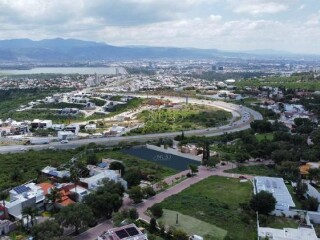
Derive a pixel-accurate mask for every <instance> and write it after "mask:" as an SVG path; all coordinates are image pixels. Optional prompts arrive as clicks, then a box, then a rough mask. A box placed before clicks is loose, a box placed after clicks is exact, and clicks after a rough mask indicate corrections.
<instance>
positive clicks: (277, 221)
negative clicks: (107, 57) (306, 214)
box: [259, 216, 299, 229]
mask: <svg viewBox="0 0 320 240" xmlns="http://www.w3.org/2000/svg"><path fill="white" fill-rule="evenodd" d="M259 217H260V216H259ZM260 227H270V228H277V229H283V228H298V227H299V222H298V220H294V219H292V218H285V217H275V216H268V217H267V221H266V222H264V223H262V222H261V221H260Z"/></svg>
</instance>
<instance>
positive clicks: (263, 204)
mask: <svg viewBox="0 0 320 240" xmlns="http://www.w3.org/2000/svg"><path fill="white" fill-rule="evenodd" d="M276 202H277V201H276V199H275V198H274V197H273V195H272V194H271V193H269V192H266V191H261V192H259V193H257V194H256V195H254V196H253V197H252V199H251V200H250V207H251V209H252V210H254V211H256V212H259V213H261V214H266V215H267V214H269V213H270V212H272V211H273V210H274V209H275V206H276Z"/></svg>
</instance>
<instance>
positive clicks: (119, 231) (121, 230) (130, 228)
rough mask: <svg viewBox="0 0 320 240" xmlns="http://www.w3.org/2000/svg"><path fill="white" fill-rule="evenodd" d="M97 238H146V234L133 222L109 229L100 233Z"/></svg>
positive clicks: (118, 239) (134, 239) (133, 239)
mask: <svg viewBox="0 0 320 240" xmlns="http://www.w3.org/2000/svg"><path fill="white" fill-rule="evenodd" d="M97 239H98V240H148V237H147V234H145V233H143V232H142V231H141V230H140V229H139V228H137V226H136V225H135V224H129V225H126V226H123V227H117V228H112V229H109V230H108V231H107V232H105V233H103V234H102V235H100V236H99V237H98V238H97Z"/></svg>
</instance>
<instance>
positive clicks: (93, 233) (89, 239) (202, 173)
mask: <svg viewBox="0 0 320 240" xmlns="http://www.w3.org/2000/svg"><path fill="white" fill-rule="evenodd" d="M253 164H254V163H253ZM260 164H261V163H260ZM232 167H235V165H232V164H231V163H230V164H229V165H225V166H218V167H217V168H215V169H207V168H205V167H202V166H201V167H199V172H198V174H197V176H194V177H191V178H187V179H186V180H184V181H182V182H180V183H178V184H176V185H174V186H173V187H170V188H168V189H167V190H165V191H163V192H161V193H159V194H157V195H156V196H154V197H151V198H149V199H147V200H145V201H144V202H143V203H141V204H138V205H136V204H133V203H132V201H131V200H130V199H129V198H125V199H124V202H123V208H126V207H135V208H137V210H138V212H139V216H140V218H142V219H145V220H146V221H150V217H149V216H147V215H146V214H145V211H146V210H147V209H148V208H149V207H151V206H152V205H154V204H155V203H160V202H162V201H163V200H164V199H166V198H167V197H170V196H172V195H175V194H177V193H179V192H181V191H183V190H184V189H186V188H188V187H190V186H191V185H193V184H195V183H197V182H199V181H201V180H203V179H205V178H208V177H210V176H225V177H231V178H239V176H240V174H233V173H225V172H224V170H227V169H231V168H232ZM187 173H188V170H186V171H183V172H180V173H178V174H176V175H173V176H170V177H168V178H166V179H165V181H166V182H167V183H168V184H171V183H172V180H173V179H175V177H177V176H179V177H180V176H181V175H186V174H187ZM241 175H242V176H245V177H246V178H247V179H252V178H253V176H250V175H243V174H241ZM111 227H112V224H111V222H110V221H109V220H108V221H105V222H103V223H101V224H99V225H97V226H96V227H94V228H91V229H89V230H88V231H86V232H85V233H83V234H81V235H79V236H77V237H75V238H74V239H76V240H95V239H96V237H97V236H99V235H100V234H101V233H103V232H104V231H106V230H107V229H109V228H111Z"/></svg>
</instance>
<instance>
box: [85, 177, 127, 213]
mask: <svg viewBox="0 0 320 240" xmlns="http://www.w3.org/2000/svg"><path fill="white" fill-rule="evenodd" d="M123 193H124V188H123V187H122V185H121V184H120V183H116V182H114V181H104V182H103V185H102V186H100V187H98V189H97V190H96V191H95V192H93V193H91V194H89V195H87V196H86V197H85V198H84V200H83V202H84V203H86V204H87V205H88V206H89V207H90V208H91V209H92V211H93V213H94V215H95V216H96V217H106V218H110V217H111V216H112V213H113V212H117V211H118V210H119V209H120V207H121V206H122V197H123Z"/></svg>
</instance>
